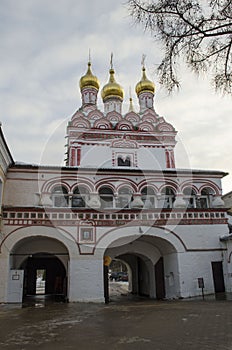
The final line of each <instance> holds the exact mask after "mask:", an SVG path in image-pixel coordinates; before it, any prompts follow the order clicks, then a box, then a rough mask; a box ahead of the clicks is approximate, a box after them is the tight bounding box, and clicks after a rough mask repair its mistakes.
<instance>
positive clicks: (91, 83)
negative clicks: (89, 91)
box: [79, 62, 100, 90]
mask: <svg viewBox="0 0 232 350" xmlns="http://www.w3.org/2000/svg"><path fill="white" fill-rule="evenodd" d="M79 85H80V89H81V90H82V89H84V88H85V87H91V88H95V89H97V90H99V87H100V84H99V81H98V78H97V77H95V75H93V73H92V71H91V62H88V69H87V72H86V74H85V75H84V76H83V77H81V79H80V83H79Z"/></svg>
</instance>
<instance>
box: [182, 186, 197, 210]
mask: <svg viewBox="0 0 232 350" xmlns="http://www.w3.org/2000/svg"><path fill="white" fill-rule="evenodd" d="M183 194H184V200H185V202H186V207H187V208H197V197H196V192H195V191H194V189H193V188H191V187H188V188H185V189H184V191H183Z"/></svg>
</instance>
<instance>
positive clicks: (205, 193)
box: [196, 188, 214, 209]
mask: <svg viewBox="0 0 232 350" xmlns="http://www.w3.org/2000/svg"><path fill="white" fill-rule="evenodd" d="M213 195H214V191H213V190H212V189H211V188H204V189H203V190H202V191H201V194H200V196H199V198H198V199H197V202H196V203H197V208H202V209H206V208H210V207H211V204H212V200H213Z"/></svg>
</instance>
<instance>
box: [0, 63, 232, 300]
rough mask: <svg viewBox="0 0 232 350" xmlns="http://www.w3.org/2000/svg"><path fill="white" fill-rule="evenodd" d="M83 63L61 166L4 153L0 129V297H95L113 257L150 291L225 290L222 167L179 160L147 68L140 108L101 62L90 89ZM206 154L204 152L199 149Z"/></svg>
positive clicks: (132, 282)
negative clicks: (40, 292) (126, 103)
mask: <svg viewBox="0 0 232 350" xmlns="http://www.w3.org/2000/svg"><path fill="white" fill-rule="evenodd" d="M99 89H100V84H99V81H98V79H97V77H96V76H94V75H93V73H92V70H91V63H90V62H89V63H88V68H87V72H86V74H85V75H84V76H82V77H81V79H80V92H81V97H82V105H81V106H80V108H79V109H78V110H77V111H76V112H75V113H74V114H73V116H72V117H71V118H70V120H69V122H68V125H67V136H66V142H67V159H66V163H65V165H64V166H63V167H60V166H45V165H34V164H22V163H17V162H15V161H14V160H13V158H12V156H11V154H10V151H9V149H8V147H7V143H6V141H5V138H4V135H3V133H2V130H1V132H0V142H1V150H0V157H1V168H0V180H1V182H0V199H1V232H0V274H1V278H0V302H3V303H8V302H22V301H23V299H24V298H25V297H27V296H28V295H35V294H36V280H37V277H38V271H44V272H45V277H44V278H45V294H48V295H56V294H60V295H63V296H64V298H65V299H66V300H68V301H70V302H78V301H86V302H89V301H92V302H104V301H106V298H107V296H108V288H109V287H108V281H107V275H106V272H107V268H106V267H105V266H107V265H108V264H109V262H110V261H111V260H119V261H122V262H123V263H124V264H125V265H126V266H127V269H128V275H129V291H130V292H131V293H133V294H136V295H143V296H147V297H149V298H154V299H164V298H167V299H169V298H188V297H194V296H198V295H201V292H202V289H201V287H202V283H203V284H204V293H205V294H212V293H215V292H225V291H226V292H230V291H232V268H231V262H230V261H231V254H232V247H231V244H230V239H228V237H229V231H228V224H227V216H226V208H225V206H224V202H223V200H222V198H221V196H222V189H221V179H222V178H223V177H224V176H225V175H226V173H224V172H222V171H209V170H207V171H204V170H193V169H178V168H176V165H175V152H174V150H175V145H176V134H177V131H176V130H175V128H174V127H173V126H172V125H171V124H170V123H168V122H166V120H165V119H164V118H163V117H161V116H159V115H158V114H157V112H156V110H155V108H154V95H155V86H154V84H153V82H151V81H150V80H149V79H148V78H147V76H146V70H145V67H144V66H143V67H142V77H141V80H140V81H139V82H138V83H137V85H136V87H135V90H136V94H137V97H138V102H139V111H138V112H135V111H134V108H133V104H132V99H130V108H129V111H128V112H127V113H126V114H123V113H122V104H123V97H124V92H123V89H122V87H121V86H120V85H119V84H118V83H117V82H116V79H115V72H114V69H113V67H112V66H111V68H110V70H109V81H108V83H107V84H106V85H104V86H103V88H102V89H101V99H102V101H103V105H104V110H100V109H99V108H98V105H97V101H98V99H99V98H100V97H98V92H99ZM208 156H209V155H208Z"/></svg>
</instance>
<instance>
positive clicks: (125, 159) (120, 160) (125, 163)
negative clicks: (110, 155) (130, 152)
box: [118, 156, 131, 166]
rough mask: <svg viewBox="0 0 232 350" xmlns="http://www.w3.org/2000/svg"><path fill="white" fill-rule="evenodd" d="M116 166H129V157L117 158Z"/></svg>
mask: <svg viewBox="0 0 232 350" xmlns="http://www.w3.org/2000/svg"><path fill="white" fill-rule="evenodd" d="M118 166H131V157H130V156H119V157H118Z"/></svg>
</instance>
